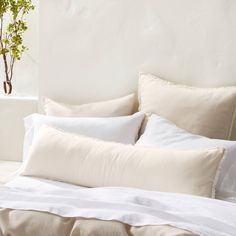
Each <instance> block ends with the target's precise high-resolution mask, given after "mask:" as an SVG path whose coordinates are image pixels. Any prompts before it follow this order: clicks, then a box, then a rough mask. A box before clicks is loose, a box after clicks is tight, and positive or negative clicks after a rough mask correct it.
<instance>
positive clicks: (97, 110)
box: [42, 94, 137, 117]
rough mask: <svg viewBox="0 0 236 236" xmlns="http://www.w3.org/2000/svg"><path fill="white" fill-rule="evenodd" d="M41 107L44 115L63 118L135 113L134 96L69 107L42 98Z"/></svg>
mask: <svg viewBox="0 0 236 236" xmlns="http://www.w3.org/2000/svg"><path fill="white" fill-rule="evenodd" d="M42 107H43V110H44V112H45V114H46V115H49V116H63V117H91V116H92V117H111V116H114V117H115V116H128V115H131V114H133V113H134V112H136V111H137V99H136V96H135V94H130V95H127V96H124V97H121V98H117V99H113V100H108V101H101V102H94V103H88V104H82V105H70V104H64V103H59V102H55V101H53V100H51V99H49V98H42Z"/></svg>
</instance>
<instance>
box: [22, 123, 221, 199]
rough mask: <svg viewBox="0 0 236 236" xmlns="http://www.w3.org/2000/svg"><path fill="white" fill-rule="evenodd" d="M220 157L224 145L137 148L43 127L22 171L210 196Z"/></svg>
mask: <svg viewBox="0 0 236 236" xmlns="http://www.w3.org/2000/svg"><path fill="white" fill-rule="evenodd" d="M223 157H224V150H223V149H217V148H215V149H211V150H196V151H178V150H161V149H150V148H140V147H134V146H131V145H124V144H118V143H111V142H104V141H100V140H95V139H92V138H88V137H83V136H79V135H75V134H71V133H66V132H63V131H60V130H57V129H55V128H52V127H49V126H42V127H41V128H40V130H39V132H38V135H37V137H36V138H35V140H34V142H33V145H32V148H31V149H30V153H29V158H28V160H27V162H26V164H25V167H24V170H23V172H22V175H27V176H37V177H43V178H48V179H54V180H59V181H63V182H67V183H72V184H77V185H82V186H87V187H103V186H123V187H136V188H143V189H147V190H157V191H165V192H178V193H186V194H193V195H199V196H205V197H212V196H213V195H214V194H212V193H214V181H215V177H216V173H217V169H218V166H219V164H220V162H221V160H222V158H223Z"/></svg>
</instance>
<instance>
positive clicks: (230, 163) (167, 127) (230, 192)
mask: <svg viewBox="0 0 236 236" xmlns="http://www.w3.org/2000/svg"><path fill="white" fill-rule="evenodd" d="M136 145H137V146H146V147H156V148H167V149H175V150H176V149H184V150H193V149H202V148H215V147H223V148H225V149H226V157H225V159H224V161H223V163H222V166H221V171H220V175H219V179H218V182H217V185H216V195H217V198H220V199H226V198H235V200H236V141H228V140H219V139H210V138H206V137H202V136H199V135H194V134H190V133H188V132H187V131H185V130H183V129H181V128H179V127H177V126H176V125H175V124H173V123H172V122H170V121H168V120H166V119H165V118H162V117H160V116H157V115H152V116H151V117H150V118H149V120H148V123H147V126H146V129H145V132H144V134H143V135H142V136H141V137H140V139H139V140H138V141H137V143H136Z"/></svg>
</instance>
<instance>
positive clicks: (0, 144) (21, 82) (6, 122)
mask: <svg viewBox="0 0 236 236" xmlns="http://www.w3.org/2000/svg"><path fill="white" fill-rule="evenodd" d="M33 2H34V3H35V5H36V10H35V11H34V12H32V13H31V14H30V15H29V16H27V21H28V27H29V29H28V31H27V32H26V34H25V37H24V40H25V45H26V46H27V47H28V48H29V50H28V51H27V52H26V53H25V54H24V56H23V58H22V60H21V61H19V62H17V63H16V67H15V72H14V80H13V86H14V87H13V94H12V95H11V96H9V97H8V96H4V95H3V87H2V81H3V76H4V74H3V71H2V69H0V161H1V160H8V161H21V160H22V149H23V139H24V123H23V119H24V117H25V116H27V115H29V114H31V113H34V112H37V108H38V104H37V98H36V96H37V95H38V49H39V48H38V41H39V34H38V29H39V20H38V5H39V4H38V0H34V1H33ZM1 60H2V59H1ZM1 66H2V64H1V62H0V68H3V67H1ZM32 96H33V97H32ZM0 174H1V173H0Z"/></svg>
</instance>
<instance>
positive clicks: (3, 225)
mask: <svg viewBox="0 0 236 236" xmlns="http://www.w3.org/2000/svg"><path fill="white" fill-rule="evenodd" d="M128 235H134V236H185V235H186V236H190V235H191V236H193V235H196V234H193V233H191V232H189V231H185V230H182V229H177V228H175V227H171V226H167V225H165V226H144V227H130V226H128V225H125V224H123V223H120V222H115V221H102V220H96V219H82V218H63V217H60V216H57V215H53V214H49V213H45V212H36V211H21V210H9V209H0V236H128Z"/></svg>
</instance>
